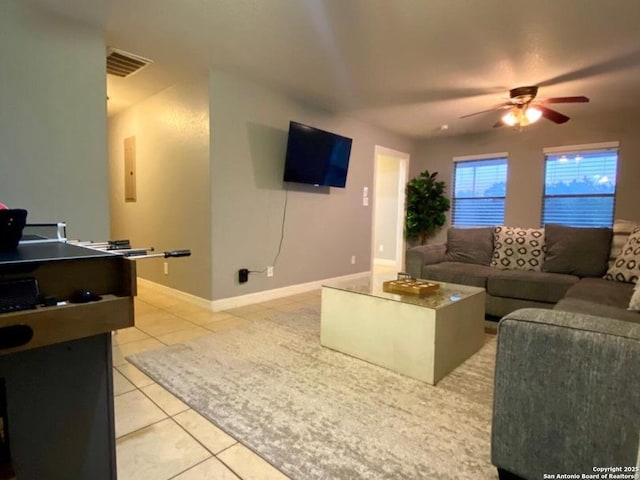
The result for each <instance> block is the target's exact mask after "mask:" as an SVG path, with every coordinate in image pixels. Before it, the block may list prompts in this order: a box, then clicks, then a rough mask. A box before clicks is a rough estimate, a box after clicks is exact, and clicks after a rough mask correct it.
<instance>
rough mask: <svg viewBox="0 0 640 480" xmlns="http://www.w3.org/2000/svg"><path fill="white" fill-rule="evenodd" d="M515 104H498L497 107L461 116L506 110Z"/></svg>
mask: <svg viewBox="0 0 640 480" xmlns="http://www.w3.org/2000/svg"><path fill="white" fill-rule="evenodd" d="M512 106H513V105H512V104H510V103H505V104H504V105H498V106H497V107H493V108H490V109H489V110H482V111H481V112H474V113H469V114H468V115H463V116H462V117H460V118H467V117H473V116H474V115H480V114H482V113H488V112H495V111H496V110H504V109H505V108H511V107H512Z"/></svg>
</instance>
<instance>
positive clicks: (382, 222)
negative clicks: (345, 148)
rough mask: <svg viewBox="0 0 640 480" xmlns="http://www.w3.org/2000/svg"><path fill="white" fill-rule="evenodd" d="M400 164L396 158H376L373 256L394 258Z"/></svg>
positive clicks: (383, 258)
mask: <svg viewBox="0 0 640 480" xmlns="http://www.w3.org/2000/svg"><path fill="white" fill-rule="evenodd" d="M399 182H400V166H399V161H398V159H396V158H393V157H389V156H386V155H378V157H377V158H376V188H375V193H374V194H375V200H376V201H375V222H374V232H375V233H374V238H375V242H374V248H375V252H374V257H375V258H376V259H381V260H393V261H395V260H396V247H397V245H396V244H397V238H396V237H397V228H398V190H399V188H398V187H399ZM380 247H382V250H380Z"/></svg>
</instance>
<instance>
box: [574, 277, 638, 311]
mask: <svg viewBox="0 0 640 480" xmlns="http://www.w3.org/2000/svg"><path fill="white" fill-rule="evenodd" d="M632 292H633V285H632V284H631V283H621V282H611V281H609V280H605V279H604V278H582V279H580V281H579V282H578V283H576V284H575V285H573V286H572V287H571V288H570V289H569V290H567V293H566V295H565V296H564V298H565V299H569V298H571V299H575V300H585V301H589V302H594V303H598V304H600V305H609V306H612V307H616V308H622V309H626V308H627V307H628V306H629V300H630V299H631V294H632Z"/></svg>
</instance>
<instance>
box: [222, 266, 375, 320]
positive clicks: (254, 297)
mask: <svg viewBox="0 0 640 480" xmlns="http://www.w3.org/2000/svg"><path fill="white" fill-rule="evenodd" d="M369 275H371V272H370V271H366V272H360V273H354V274H351V275H345V276H342V277H334V278H326V279H324V280H316V281H313V282H309V283H299V284H297V285H289V286H288V287H282V288H274V289H273V290H263V291H262V292H255V293H248V294H247V295H239V296H237V297H229V298H222V299H220V300H214V301H212V302H211V309H212V310H213V311H214V312H218V311H220V310H228V309H230V308H237V307H244V306H245V305H251V304H252V303H260V302H267V301H269V300H275V299H277V298H281V297H288V296H289V295H296V294H298V293H305V292H310V291H312V290H317V289H319V288H320V287H322V285H324V284H326V283H329V282H340V281H349V280H357V279H360V278H363V277H367V276H369Z"/></svg>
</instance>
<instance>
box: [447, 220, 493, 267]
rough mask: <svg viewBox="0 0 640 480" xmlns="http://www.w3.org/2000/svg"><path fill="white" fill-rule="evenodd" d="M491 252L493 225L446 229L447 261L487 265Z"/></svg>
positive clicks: (489, 261)
mask: <svg viewBox="0 0 640 480" xmlns="http://www.w3.org/2000/svg"><path fill="white" fill-rule="evenodd" d="M492 254H493V227H486V228H455V227H451V228H450V229H449V230H447V257H446V258H447V261H448V262H462V263H475V264H477V265H489V264H490V263H491V255H492Z"/></svg>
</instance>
